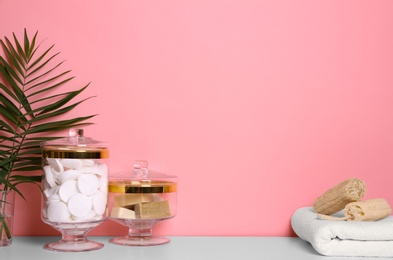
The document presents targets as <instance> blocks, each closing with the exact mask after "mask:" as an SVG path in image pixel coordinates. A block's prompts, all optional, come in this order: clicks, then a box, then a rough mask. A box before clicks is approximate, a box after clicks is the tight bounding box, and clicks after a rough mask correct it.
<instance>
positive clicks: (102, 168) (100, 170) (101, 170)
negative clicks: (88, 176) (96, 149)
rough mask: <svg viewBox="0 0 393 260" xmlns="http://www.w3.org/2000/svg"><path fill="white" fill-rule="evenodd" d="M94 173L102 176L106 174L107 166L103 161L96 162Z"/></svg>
mask: <svg viewBox="0 0 393 260" xmlns="http://www.w3.org/2000/svg"><path fill="white" fill-rule="evenodd" d="M96 174H98V175H101V176H103V177H106V176H108V166H107V165H106V164H105V163H100V164H98V165H97V171H96Z"/></svg>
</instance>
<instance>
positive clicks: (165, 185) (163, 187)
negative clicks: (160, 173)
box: [108, 181, 177, 193]
mask: <svg viewBox="0 0 393 260" xmlns="http://www.w3.org/2000/svg"><path fill="white" fill-rule="evenodd" d="M108 191H109V192H116V193H170V192H176V191H177V185H176V183H174V182H164V181H151V182H146V181H144V182H142V183H137V181H135V183H134V182H133V183H129V182H128V183H125V182H116V181H114V182H109V185H108Z"/></svg>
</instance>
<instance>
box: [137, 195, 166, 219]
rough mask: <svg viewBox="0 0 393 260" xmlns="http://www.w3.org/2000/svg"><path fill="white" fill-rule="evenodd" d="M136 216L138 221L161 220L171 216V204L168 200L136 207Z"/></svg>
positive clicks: (141, 204) (140, 204)
mask: <svg viewBox="0 0 393 260" xmlns="http://www.w3.org/2000/svg"><path fill="white" fill-rule="evenodd" d="M135 215H136V218H138V219H159V218H167V217H170V216H171V211H170V209H169V202H168V201H167V200H163V201H155V202H148V203H139V204H137V205H135Z"/></svg>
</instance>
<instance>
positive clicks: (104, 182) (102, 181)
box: [98, 178, 108, 193]
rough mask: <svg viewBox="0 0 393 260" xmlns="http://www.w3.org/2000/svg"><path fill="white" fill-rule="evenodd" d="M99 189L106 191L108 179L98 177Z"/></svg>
mask: <svg viewBox="0 0 393 260" xmlns="http://www.w3.org/2000/svg"><path fill="white" fill-rule="evenodd" d="M99 183H100V184H99V188H98V189H99V190H100V191H103V192H105V193H108V179H107V178H100V180H99Z"/></svg>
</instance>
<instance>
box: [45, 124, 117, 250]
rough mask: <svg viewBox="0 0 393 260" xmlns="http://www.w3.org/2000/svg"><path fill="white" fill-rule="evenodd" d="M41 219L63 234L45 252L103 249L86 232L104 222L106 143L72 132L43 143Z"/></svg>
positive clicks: (106, 175)
mask: <svg viewBox="0 0 393 260" xmlns="http://www.w3.org/2000/svg"><path fill="white" fill-rule="evenodd" d="M41 148H42V155H43V158H42V159H43V160H42V161H43V173H44V176H43V196H42V203H41V204H42V210H41V219H42V220H43V221H44V222H45V223H46V224H48V225H51V226H52V227H54V228H55V229H56V230H58V231H60V232H61V233H62V239H61V240H60V241H57V242H54V243H49V244H46V245H45V246H44V248H45V249H48V250H52V251H65V252H69V251H72V252H78V251H89V250H95V249H99V248H102V247H103V244H102V243H98V242H94V241H90V240H88V239H87V238H86V235H87V233H88V232H89V231H90V230H91V229H92V228H94V227H96V226H98V225H99V224H101V223H102V222H103V221H104V220H105V219H106V213H107V202H108V165H107V160H108V158H109V151H108V148H107V147H106V145H105V144H103V143H101V142H99V141H96V140H94V139H91V138H88V137H84V136H83V130H82V129H71V130H70V132H69V137H66V138H61V139H55V140H53V141H47V142H43V143H42V144H41Z"/></svg>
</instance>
